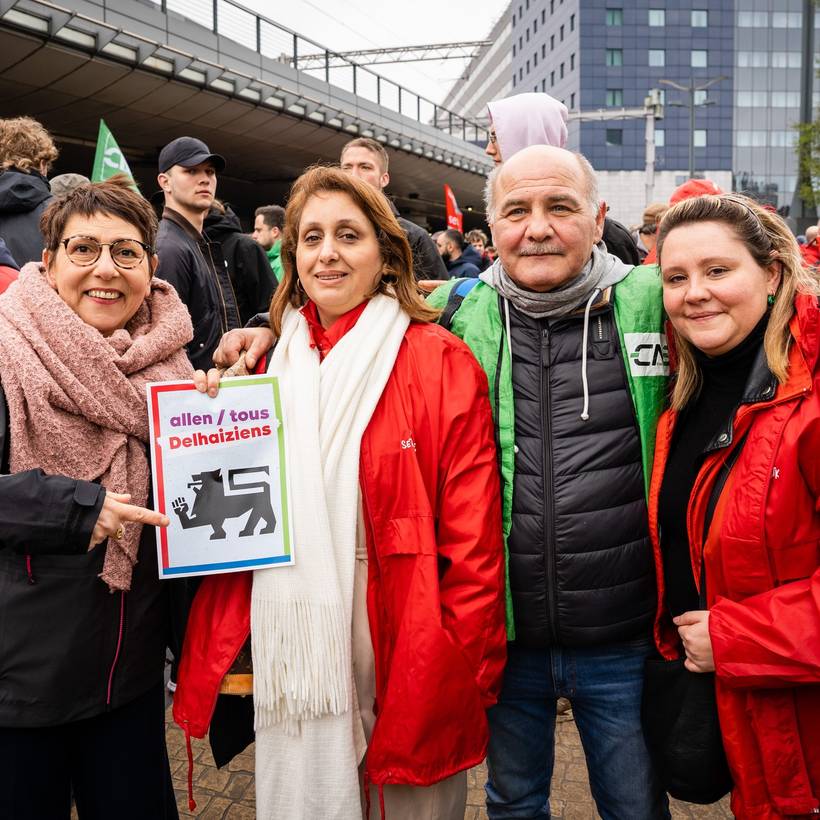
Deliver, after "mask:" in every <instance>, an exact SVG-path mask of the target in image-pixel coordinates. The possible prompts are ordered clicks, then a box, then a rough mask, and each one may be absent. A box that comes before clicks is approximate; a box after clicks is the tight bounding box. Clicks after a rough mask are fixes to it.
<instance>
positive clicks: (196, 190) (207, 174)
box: [157, 137, 241, 370]
mask: <svg viewBox="0 0 820 820" xmlns="http://www.w3.org/2000/svg"><path fill="white" fill-rule="evenodd" d="M224 169H225V160H224V159H223V158H222V157H221V156H220V155H219V154H212V153H211V151H210V149H209V148H208V146H207V145H205V143H204V142H202V140H198V139H195V138H194V137H178V138H177V139H175V140H173V141H172V142H169V143H168V145H166V146H165V147H164V148H163V149H162V151H160V153H159V176H158V177H157V182H158V183H159V186H160V188H161V189H162V192H163V193H164V195H165V209H164V210H163V212H162V219H161V220H160V223H159V233H158V234H157V255H158V256H159V267H158V268H157V276H160V277H161V278H163V279H165V280H166V281H168V282H170V283H171V284H172V285H173V286H174V287H175V288H176V290H177V293H178V294H179V298H180V299H182V301H183V302H184V303H185V305H186V306H187V307H188V312H189V313H190V314H191V321H192V322H193V325H194V338H193V340H192V341H191V342H190V343H189V344H188V348H187V350H188V358H189V359H190V360H191V364H193V366H194V367H196V368H201V369H203V370H208V368H210V367H212V366H213V361H212V358H211V357H212V356H213V352H214V350H216V346H217V345H218V344H219V340H220V338H221V337H222V334H223V333H227V332H228V331H229V330H232V329H233V328H235V327H241V322H240V319H239V310H238V309H237V302H236V295H235V293H234V290H233V286H232V285H231V279H230V275H229V273H228V268H227V266H226V264H225V260H224V258H223V256H222V251H221V249H220V247H219V244H218V243H216V242H209V241H208V240H207V239H206V238H205V236H203V233H202V227H203V224H204V222H205V217H206V215H207V214H208V210H209V209H210V207H211V205H212V204H213V201H214V195H215V194H216V174H217V172H218V171H223V170H224Z"/></svg>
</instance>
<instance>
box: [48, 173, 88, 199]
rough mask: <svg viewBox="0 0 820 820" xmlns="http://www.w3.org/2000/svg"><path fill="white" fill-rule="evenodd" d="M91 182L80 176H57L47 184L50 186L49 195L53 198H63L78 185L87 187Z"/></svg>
mask: <svg viewBox="0 0 820 820" xmlns="http://www.w3.org/2000/svg"><path fill="white" fill-rule="evenodd" d="M89 182H91V180H90V179H89V178H88V177H84V176H83V175H82V174H58V175H57V176H56V177H52V178H51V179H50V180H49V181H48V184H49V185H50V186H51V193H52V194H53V195H54V196H65V195H66V194H70V193H71V192H72V191H73V190H75V189H76V188H79V187H80V185H87V184H88V183H89Z"/></svg>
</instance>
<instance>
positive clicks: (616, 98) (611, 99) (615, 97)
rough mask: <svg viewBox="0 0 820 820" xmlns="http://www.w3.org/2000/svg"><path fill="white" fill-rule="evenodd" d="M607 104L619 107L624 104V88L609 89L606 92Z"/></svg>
mask: <svg viewBox="0 0 820 820" xmlns="http://www.w3.org/2000/svg"><path fill="white" fill-rule="evenodd" d="M606 104H607V105H609V106H617V105H623V104H624V91H623V89H622V88H608V89H607V91H606Z"/></svg>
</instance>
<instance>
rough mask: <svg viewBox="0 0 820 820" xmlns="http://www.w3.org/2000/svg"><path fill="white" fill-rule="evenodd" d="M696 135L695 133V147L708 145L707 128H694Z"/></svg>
mask: <svg viewBox="0 0 820 820" xmlns="http://www.w3.org/2000/svg"><path fill="white" fill-rule="evenodd" d="M694 135H695V148H705V147H706V129H704V128H696V129H695V130H694Z"/></svg>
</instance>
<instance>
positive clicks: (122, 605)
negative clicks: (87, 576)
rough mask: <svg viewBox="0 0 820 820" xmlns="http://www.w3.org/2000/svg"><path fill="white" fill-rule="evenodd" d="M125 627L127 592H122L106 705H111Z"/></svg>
mask: <svg viewBox="0 0 820 820" xmlns="http://www.w3.org/2000/svg"><path fill="white" fill-rule="evenodd" d="M124 627H125V592H124V591H121V592H120V627H119V632H118V633H117V649H116V650H115V652H114V660H113V661H111V669H110V671H109V672H108V691H107V692H106V696H105V705H106V707H110V706H111V686H112V684H113V683H114V670H115V669H116V668H117V661H119V659H120V649H122V636H123V630H124Z"/></svg>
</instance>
